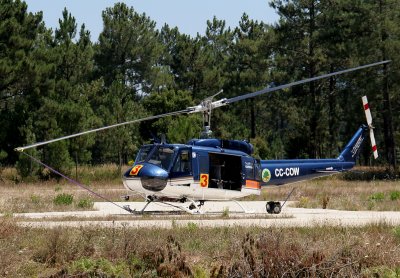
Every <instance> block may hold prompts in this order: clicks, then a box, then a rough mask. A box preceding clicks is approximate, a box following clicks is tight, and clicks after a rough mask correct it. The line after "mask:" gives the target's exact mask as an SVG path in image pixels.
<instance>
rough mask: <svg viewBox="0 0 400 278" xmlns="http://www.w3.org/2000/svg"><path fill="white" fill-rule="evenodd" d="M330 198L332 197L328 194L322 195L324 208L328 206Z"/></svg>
mask: <svg viewBox="0 0 400 278" xmlns="http://www.w3.org/2000/svg"><path fill="white" fill-rule="evenodd" d="M329 199H330V198H329V196H326V195H325V196H323V197H322V208H323V209H326V208H327V206H328V203H329Z"/></svg>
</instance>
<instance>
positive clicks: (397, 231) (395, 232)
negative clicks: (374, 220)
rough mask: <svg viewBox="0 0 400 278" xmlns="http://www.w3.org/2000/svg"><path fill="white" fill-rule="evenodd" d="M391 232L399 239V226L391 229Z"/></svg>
mask: <svg viewBox="0 0 400 278" xmlns="http://www.w3.org/2000/svg"><path fill="white" fill-rule="evenodd" d="M393 234H394V236H395V237H396V238H397V240H398V241H400V226H399V227H396V228H394V229H393Z"/></svg>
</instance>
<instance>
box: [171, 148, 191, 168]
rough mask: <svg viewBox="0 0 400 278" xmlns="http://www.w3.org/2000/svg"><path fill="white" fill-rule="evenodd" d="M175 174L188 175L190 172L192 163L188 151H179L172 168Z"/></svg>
mask: <svg viewBox="0 0 400 278" xmlns="http://www.w3.org/2000/svg"><path fill="white" fill-rule="evenodd" d="M173 172H175V173H190V172H192V163H191V157H190V152H189V150H181V151H180V153H179V154H178V157H177V158H176V162H175V165H174V168H173Z"/></svg>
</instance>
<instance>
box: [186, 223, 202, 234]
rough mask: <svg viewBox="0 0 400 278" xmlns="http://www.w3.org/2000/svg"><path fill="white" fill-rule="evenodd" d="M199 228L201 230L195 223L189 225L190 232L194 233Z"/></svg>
mask: <svg viewBox="0 0 400 278" xmlns="http://www.w3.org/2000/svg"><path fill="white" fill-rule="evenodd" d="M198 228H199V226H198V225H197V224H196V223H193V222H189V223H187V229H188V230H189V232H194V231H196V230H197V229H198Z"/></svg>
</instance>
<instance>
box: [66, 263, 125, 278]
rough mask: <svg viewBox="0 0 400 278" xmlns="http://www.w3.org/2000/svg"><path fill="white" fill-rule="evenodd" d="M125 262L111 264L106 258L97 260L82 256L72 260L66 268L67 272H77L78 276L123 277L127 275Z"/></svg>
mask: <svg viewBox="0 0 400 278" xmlns="http://www.w3.org/2000/svg"><path fill="white" fill-rule="evenodd" d="M127 269H128V268H127V266H126V264H125V263H121V262H120V263H116V264H113V263H112V262H110V261H109V260H107V259H104V258H100V259H97V260H94V259H91V258H82V259H79V260H77V261H73V262H72V263H71V264H70V266H69V267H68V269H67V272H68V273H69V274H78V276H79V277H125V276H128V275H129V273H127V271H126V270H127Z"/></svg>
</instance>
